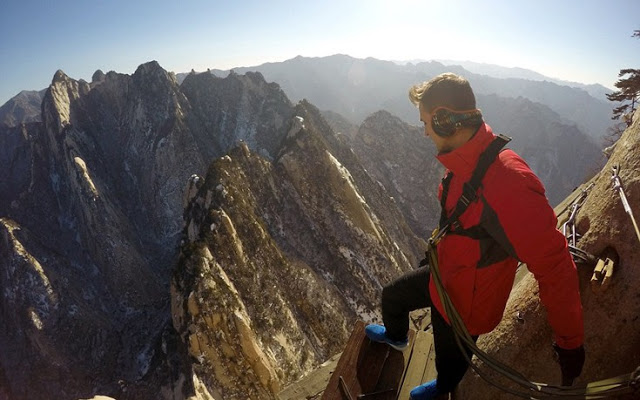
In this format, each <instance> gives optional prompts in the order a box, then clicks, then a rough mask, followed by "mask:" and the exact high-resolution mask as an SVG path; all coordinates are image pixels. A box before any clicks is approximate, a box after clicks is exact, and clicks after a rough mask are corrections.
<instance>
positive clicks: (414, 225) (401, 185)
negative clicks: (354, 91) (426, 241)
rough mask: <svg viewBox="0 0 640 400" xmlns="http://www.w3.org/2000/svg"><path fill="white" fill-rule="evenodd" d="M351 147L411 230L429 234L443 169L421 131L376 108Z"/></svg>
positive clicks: (436, 214)
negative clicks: (388, 195) (383, 189)
mask: <svg viewBox="0 0 640 400" xmlns="http://www.w3.org/2000/svg"><path fill="white" fill-rule="evenodd" d="M352 146H353V149H354V152H355V153H356V154H357V155H358V157H359V158H360V160H362V164H363V166H364V167H365V168H366V169H367V171H368V172H369V174H371V176H372V177H374V179H376V180H377V181H378V182H379V184H380V185H381V186H383V187H384V188H385V189H386V191H388V192H389V193H390V194H391V196H393V199H394V201H395V203H396V204H397V205H398V208H400V210H401V211H402V213H403V215H404V217H405V219H406V220H407V222H408V223H409V225H410V226H411V229H412V230H413V231H414V232H416V233H417V234H418V236H420V237H422V238H427V237H429V236H430V235H431V231H432V230H433V229H434V228H435V227H436V225H437V222H438V220H439V218H440V202H439V200H438V197H437V195H438V185H439V183H440V180H441V178H442V175H443V173H444V168H443V167H442V165H441V164H440V163H439V162H438V160H437V159H436V158H435V155H436V149H435V147H434V146H433V143H432V142H431V141H430V140H428V139H426V138H425V137H424V131H423V130H422V129H421V128H418V127H415V126H411V125H408V124H407V123H405V122H403V121H402V120H400V119H399V118H398V117H395V116H393V115H391V114H390V113H388V112H386V111H379V112H377V113H375V114H373V115H371V116H370V117H369V118H367V119H366V120H365V121H364V122H363V123H362V125H361V126H360V129H359V130H358V132H357V134H356V135H355V138H354V140H353V141H352Z"/></svg>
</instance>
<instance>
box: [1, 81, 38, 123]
mask: <svg viewBox="0 0 640 400" xmlns="http://www.w3.org/2000/svg"><path fill="white" fill-rule="evenodd" d="M45 92H46V89H44V90H40V91H36V90H23V91H22V92H20V93H18V94H17V95H16V96H15V97H13V98H11V99H10V100H9V101H7V102H6V103H5V104H4V105H2V107H0V125H2V124H4V125H6V126H8V127H15V126H18V125H20V124H24V123H29V122H39V121H40V105H41V104H42V98H43V97H44V93H45Z"/></svg>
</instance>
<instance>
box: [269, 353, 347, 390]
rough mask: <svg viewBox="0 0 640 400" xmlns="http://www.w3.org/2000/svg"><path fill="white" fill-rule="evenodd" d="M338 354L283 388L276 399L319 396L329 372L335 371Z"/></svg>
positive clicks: (327, 380)
mask: <svg viewBox="0 0 640 400" xmlns="http://www.w3.org/2000/svg"><path fill="white" fill-rule="evenodd" d="M340 355H341V353H339V354H336V355H335V356H333V357H331V358H330V359H329V360H328V361H326V362H325V363H323V364H322V365H321V366H320V367H319V368H318V369H316V370H315V371H312V372H311V373H309V374H307V375H306V376H304V377H302V378H301V379H300V380H298V381H297V382H294V383H292V384H291V385H289V386H287V387H286V388H284V390H282V391H281V392H280V393H278V395H277V398H278V400H302V399H304V400H309V399H316V398H320V395H321V394H322V392H323V391H324V388H326V387H327V383H328V382H329V379H330V378H331V374H333V371H335V369H336V366H337V365H338V360H339V359H340Z"/></svg>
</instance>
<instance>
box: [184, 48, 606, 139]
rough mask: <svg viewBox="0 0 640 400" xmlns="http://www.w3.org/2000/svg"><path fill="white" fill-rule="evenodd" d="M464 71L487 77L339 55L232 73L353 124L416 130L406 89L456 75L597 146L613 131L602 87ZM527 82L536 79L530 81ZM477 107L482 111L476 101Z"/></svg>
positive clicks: (496, 70) (490, 69)
mask: <svg viewBox="0 0 640 400" xmlns="http://www.w3.org/2000/svg"><path fill="white" fill-rule="evenodd" d="M467 66H468V67H469V68H472V69H474V70H483V71H484V72H485V73H487V74H481V73H475V72H472V71H471V70H468V69H466V68H464V67H463V66H460V65H444V64H443V63H440V62H436V61H430V62H420V63H417V64H411V63H409V64H405V65H399V64H397V63H394V62H391V61H383V60H378V59H374V58H367V59H359V58H354V57H350V56H347V55H342V54H337V55H333V56H328V57H301V56H298V57H295V58H293V59H290V60H286V61H283V62H278V63H266V64H262V65H258V66H254V67H242V68H234V69H233V70H234V71H235V72H236V73H240V74H241V73H244V72H247V71H256V72H260V73H262V75H263V76H264V77H265V79H266V80H267V81H271V82H276V83H278V85H280V87H281V88H282V89H283V90H284V92H285V93H286V94H287V96H288V97H289V98H290V99H291V100H292V101H299V100H301V99H308V100H309V101H311V102H312V103H313V104H315V105H316V106H317V107H319V108H320V109H321V110H330V111H334V112H338V113H340V114H342V115H344V116H345V117H346V118H347V119H349V120H350V121H352V122H353V123H356V124H360V123H361V122H362V121H363V120H364V119H365V118H366V117H367V116H369V115H371V114H372V113H374V112H376V111H378V110H387V111H390V112H391V113H392V114H394V115H397V116H399V117H400V118H402V119H403V120H405V121H406V122H408V123H411V124H417V122H418V121H417V114H416V113H415V108H414V107H413V105H412V104H411V103H410V102H409V101H407V91H408V89H409V87H410V86H411V85H414V84H416V83H420V82H422V81H424V80H428V79H429V78H431V77H433V76H435V75H437V74H440V73H442V72H455V73H458V74H461V75H463V76H465V77H466V78H467V79H469V81H470V82H471V85H472V87H473V88H474V90H475V92H476V94H477V95H492V94H495V95H498V96H500V97H505V98H514V99H515V98H518V97H523V98H526V99H529V100H531V101H533V102H537V103H541V104H543V105H546V106H548V107H549V108H550V109H551V110H553V111H555V112H556V113H557V114H558V115H559V116H560V117H561V119H562V120H563V121H562V122H563V123H565V124H567V125H572V124H573V125H576V126H577V127H578V128H579V129H580V131H582V132H584V133H586V134H587V135H588V136H591V137H592V138H594V139H595V140H596V141H599V140H600V138H601V137H602V136H604V135H605V134H606V131H607V129H608V128H609V127H610V126H611V125H612V124H611V120H610V118H611V110H612V104H611V103H610V102H608V101H606V99H605V98H604V96H601V95H600V93H601V92H604V91H606V88H604V87H601V86H599V87H594V88H593V90H592V92H593V93H594V95H591V94H590V93H589V92H587V91H586V90H585V89H584V88H579V87H575V86H573V87H572V86H569V85H567V84H566V82H561V83H555V82H553V79H551V78H545V77H543V76H542V75H539V74H536V73H534V72H526V71H527V70H517V71H515V72H512V73H507V72H505V71H508V70H509V69H508V68H504V67H498V66H496V67H494V66H486V67H483V65H482V64H477V63H469V64H467ZM210 72H211V73H212V74H214V75H216V76H220V77H224V76H226V75H227V74H228V73H229V71H222V70H215V69H214V70H210ZM489 73H490V75H489ZM522 75H524V76H525V78H522V77H521V76H522ZM185 76H186V74H177V78H178V81H179V82H181V81H182V79H184V77H185ZM532 77H537V78H538V79H537V80H533V79H532ZM594 96H595V97H594ZM478 105H479V107H480V108H483V107H485V105H484V104H483V103H482V102H480V101H479V102H478ZM507 133H508V132H507Z"/></svg>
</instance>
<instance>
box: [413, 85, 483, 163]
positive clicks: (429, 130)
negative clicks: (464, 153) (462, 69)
mask: <svg viewBox="0 0 640 400" xmlns="http://www.w3.org/2000/svg"><path fill="white" fill-rule="evenodd" d="M409 99H410V100H411V102H412V103H414V104H415V105H417V106H418V108H419V109H420V120H421V121H423V122H424V124H425V136H427V137H430V138H431V139H432V140H433V142H434V143H435V145H436V148H437V149H438V152H439V153H445V152H449V151H451V150H453V149H455V148H457V147H459V146H461V145H462V144H464V143H466V142H467V140H469V138H470V137H471V136H473V134H474V133H475V131H476V130H477V129H478V127H479V126H480V124H481V123H482V113H481V112H480V110H478V109H476V98H475V96H474V94H473V90H472V89H471V85H469V81H467V80H466V79H465V78H463V77H461V76H459V75H456V74H452V73H444V74H440V75H438V76H436V77H435V78H433V79H431V80H430V81H427V82H424V83H422V84H419V85H415V86H413V87H411V89H409Z"/></svg>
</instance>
